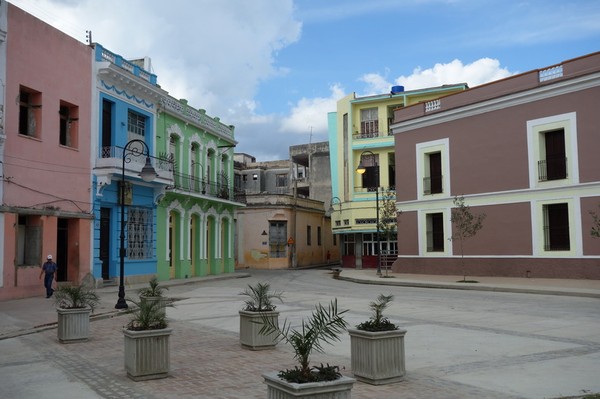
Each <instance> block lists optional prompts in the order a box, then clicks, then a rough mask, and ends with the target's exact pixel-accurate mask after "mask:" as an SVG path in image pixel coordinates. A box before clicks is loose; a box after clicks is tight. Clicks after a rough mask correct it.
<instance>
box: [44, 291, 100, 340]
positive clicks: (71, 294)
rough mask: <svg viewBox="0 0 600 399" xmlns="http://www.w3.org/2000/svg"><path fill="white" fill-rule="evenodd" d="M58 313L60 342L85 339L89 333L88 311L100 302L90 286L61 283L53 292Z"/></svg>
mask: <svg viewBox="0 0 600 399" xmlns="http://www.w3.org/2000/svg"><path fill="white" fill-rule="evenodd" d="M54 301H55V303H56V312H57V313H58V328H57V331H58V332H57V335H58V340H59V341H60V342H62V343H71V342H79V341H87V340H88V338H89V334H90V313H91V312H93V311H94V309H95V307H96V306H97V305H98V303H99V302H100V298H99V297H98V295H97V294H96V292H95V291H94V290H92V289H91V288H89V287H87V286H85V285H83V284H79V285H62V286H60V287H58V288H57V289H56V291H55V292H54Z"/></svg>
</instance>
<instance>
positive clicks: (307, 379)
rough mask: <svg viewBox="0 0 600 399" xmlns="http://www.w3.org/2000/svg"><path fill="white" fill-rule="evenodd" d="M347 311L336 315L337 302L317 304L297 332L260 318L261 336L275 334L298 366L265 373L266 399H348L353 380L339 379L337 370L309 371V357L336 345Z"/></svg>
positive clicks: (288, 326) (319, 369)
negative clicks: (325, 304)
mask: <svg viewBox="0 0 600 399" xmlns="http://www.w3.org/2000/svg"><path fill="white" fill-rule="evenodd" d="M347 311H348V310H343V311H339V310H338V306H337V299H336V300H334V301H332V302H331V303H330V304H329V307H327V308H325V307H323V306H322V305H321V304H317V305H316V308H315V310H314V311H313V312H312V314H311V316H310V317H309V318H308V319H307V320H302V325H301V328H300V329H297V330H295V329H292V328H291V324H290V323H289V322H288V321H287V320H286V321H285V322H284V323H283V326H282V327H279V326H278V325H277V324H274V323H273V322H272V321H271V319H269V318H268V317H263V318H262V322H263V326H262V328H261V330H260V333H261V334H275V335H276V338H277V339H278V340H280V341H281V340H283V341H286V342H287V343H289V344H290V345H291V346H292V348H293V350H294V358H295V359H296V360H297V361H298V365H299V367H298V366H295V367H294V368H293V369H286V370H283V371H280V372H279V373H275V372H273V373H265V374H263V378H264V379H265V383H266V384H267V387H268V393H267V396H268V397H269V398H281V399H285V398H305V399H309V398H322V397H325V396H323V395H327V396H326V397H327V398H332V399H345V398H350V395H351V393H350V392H351V390H352V386H353V385H354V382H355V380H354V379H353V378H349V377H345V376H342V375H341V374H340V372H339V368H338V367H337V366H330V365H329V364H327V366H323V364H321V366H320V367H311V365H310V356H311V354H312V352H313V350H316V351H318V352H323V346H322V343H328V344H331V343H333V342H334V341H339V335H340V334H341V333H342V331H345V330H346V328H347V326H348V323H347V322H346V321H345V320H344V318H343V315H344V313H346V312H347Z"/></svg>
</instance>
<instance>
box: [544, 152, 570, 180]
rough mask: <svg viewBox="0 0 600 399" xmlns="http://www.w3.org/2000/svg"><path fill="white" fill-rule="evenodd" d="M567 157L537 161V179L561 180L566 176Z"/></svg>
mask: <svg viewBox="0 0 600 399" xmlns="http://www.w3.org/2000/svg"><path fill="white" fill-rule="evenodd" d="M567 176H568V175H567V158H562V157H557V158H548V159H543V160H541V161H538V180H539V181H548V180H561V179H566V178H567Z"/></svg>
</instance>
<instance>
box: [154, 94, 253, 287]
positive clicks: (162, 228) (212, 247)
mask: <svg viewBox="0 0 600 399" xmlns="http://www.w3.org/2000/svg"><path fill="white" fill-rule="evenodd" d="M233 132H234V127H233V126H228V125H224V124H223V123H221V122H220V121H219V118H217V117H214V118H212V117H210V116H208V115H206V113H205V111H204V110H202V109H200V110H198V109H194V108H192V107H190V106H189V105H188V104H187V101H186V100H177V99H174V98H172V97H163V99H162V101H161V104H160V108H159V110H158V119H157V126H156V146H157V151H156V153H157V154H158V156H159V158H160V159H161V160H163V162H165V163H167V164H168V165H169V167H170V168H171V169H172V173H173V185H171V186H169V187H167V189H166V190H165V193H164V196H162V198H160V200H159V203H158V209H157V222H156V224H157V235H156V239H157V243H156V248H157V251H156V252H157V274H158V278H159V279H160V280H168V279H185V278H190V277H194V276H206V275H211V274H222V273H231V272H233V271H234V270H235V251H234V237H235V234H234V230H235V229H234V227H235V222H234V212H235V210H236V209H237V208H239V207H240V206H243V204H242V203H240V202H237V201H236V197H235V195H234V189H233V176H234V173H233V147H235V145H236V141H235V140H234V133H233Z"/></svg>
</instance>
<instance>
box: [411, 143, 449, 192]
mask: <svg viewBox="0 0 600 399" xmlns="http://www.w3.org/2000/svg"><path fill="white" fill-rule="evenodd" d="M448 147H449V141H448V139H442V140H435V141H430V142H425V143H418V144H417V146H416V159H417V196H418V199H428V198H430V197H431V196H433V195H438V196H439V195H443V196H444V197H448V196H449V193H450V155H449V151H448Z"/></svg>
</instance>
